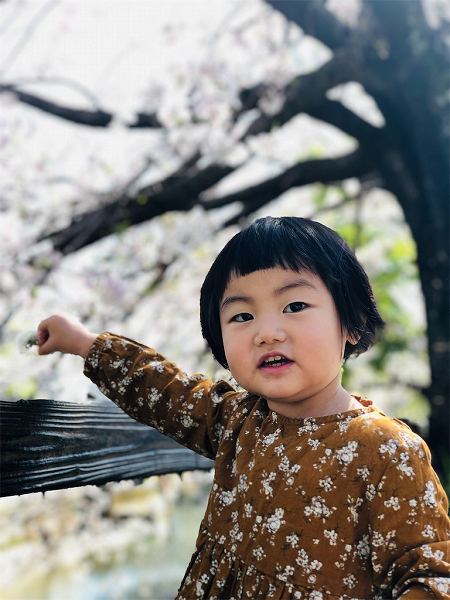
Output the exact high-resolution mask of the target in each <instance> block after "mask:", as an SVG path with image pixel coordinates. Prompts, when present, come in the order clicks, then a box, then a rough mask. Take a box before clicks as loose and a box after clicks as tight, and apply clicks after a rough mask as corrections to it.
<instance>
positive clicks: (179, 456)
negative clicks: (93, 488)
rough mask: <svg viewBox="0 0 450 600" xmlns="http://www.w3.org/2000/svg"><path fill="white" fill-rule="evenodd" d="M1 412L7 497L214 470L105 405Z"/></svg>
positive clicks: (0, 480) (1, 482)
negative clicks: (162, 475)
mask: <svg viewBox="0 0 450 600" xmlns="http://www.w3.org/2000/svg"><path fill="white" fill-rule="evenodd" d="M0 409H1V410H0V430H1V431H2V433H3V435H2V436H1V440H0V441H1V452H0V496H2V497H4V496H13V495H16V494H29V493H31V492H45V491H47V490H57V489H65V488H70V487H77V486H80V485H103V484H105V483H107V482H109V481H121V480H122V479H143V478H144V477H150V476H151V475H161V474H163V473H182V472H184V471H192V470H194V469H201V470H209V469H211V468H212V467H213V466H214V463H213V462H212V461H211V460H209V459H207V458H204V457H203V456H199V455H198V454H195V453H194V452H192V451H191V450H187V449H186V448H184V447H182V446H180V445H179V444H177V443H176V442H174V441H173V440H171V439H170V438H168V437H166V436H164V435H162V434H161V433H159V432H158V431H156V430H155V429H153V428H151V427H148V426H147V425H142V424H140V423H137V422H136V421H134V420H133V419H132V418H131V417H129V416H128V415H126V414H125V413H124V412H123V411H122V410H121V409H120V408H118V407H117V406H116V405H115V404H114V403H113V402H109V401H106V400H105V401H98V400H96V401H93V402H89V403H86V404H75V403H73V402H71V403H69V402H56V401H53V400H21V401H19V402H6V401H0ZM6 432H7V435H6Z"/></svg>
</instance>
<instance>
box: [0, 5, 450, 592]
mask: <svg viewBox="0 0 450 600" xmlns="http://www.w3.org/2000/svg"><path fill="white" fill-rule="evenodd" d="M449 23H450V21H449V10H448V6H447V4H446V3H445V2H443V1H440V0H423V1H420V0H409V1H408V2H391V1H390V0H377V1H376V2H375V1H369V0H327V1H325V0H304V1H302V2H290V1H287V2H286V1H283V0H278V1H275V0H273V1H272V0H270V1H269V0H268V1H267V2H264V1H263V0H248V1H247V2H246V3H245V4H243V3H240V2H239V1H238V0H232V1H231V2H224V1H221V0H214V1H213V2H209V1H208V2H207V1H206V0H190V2H189V3H186V2H181V1H179V0H171V2H167V3H164V4H162V3H159V2H156V0H155V1H153V2H145V1H143V0H131V1H130V2H127V3H126V4H125V3H119V2H115V3H110V2H106V0H95V1H94V0H93V1H92V2H90V3H89V6H88V5H86V4H84V3H83V4H80V3H79V2H76V1H75V0H60V1H44V0H33V1H31V0H22V1H19V0H5V1H4V2H2V3H1V4H0V32H1V37H0V50H1V51H0V57H1V58H0V105H1V112H0V173H1V177H0V192H1V193H0V227H1V230H2V237H1V239H0V261H1V269H0V289H1V291H2V294H1V297H0V325H1V329H0V356H1V362H0V393H1V396H2V397H3V398H4V399H13V400H14V399H19V398H36V397H46V398H57V399H59V400H70V401H74V402H85V401H87V400H86V398H87V393H88V392H89V389H90V388H89V384H88V382H87V381H86V380H85V379H84V378H83V376H82V374H81V368H82V364H81V363H80V361H79V359H78V358H76V357H70V356H64V357H61V356H52V357H49V358H46V359H40V358H38V357H36V356H34V355H32V354H30V353H28V354H22V353H20V351H19V348H18V345H17V342H16V338H17V335H18V334H20V333H23V332H24V331H26V330H29V329H34V328H35V327H36V325H37V323H38V322H39V321H40V320H41V319H42V318H44V317H46V316H48V315H49V314H51V313H53V312H56V311H58V312H59V311H66V312H69V313H71V314H75V315H76V316H78V317H79V318H80V319H82V320H83V321H84V322H85V323H86V324H87V325H88V326H89V327H90V328H91V329H92V330H94V331H102V330H105V329H107V330H110V331H116V332H118V333H122V334H124V335H127V336H129V337H132V338H135V339H138V340H140V341H142V342H144V343H147V344H149V345H152V346H155V347H157V348H158V349H159V350H160V351H161V352H163V353H165V354H166V355H167V356H168V357H169V358H171V359H172V360H174V361H175V362H178V364H179V365H180V366H181V367H182V368H184V369H186V370H188V371H203V372H205V373H207V374H208V375H210V376H211V377H225V378H228V376H229V374H228V373H227V372H224V371H223V370H222V369H221V368H220V367H219V366H218V365H217V364H216V363H214V361H213V360H212V358H211V356H210V354H209V353H208V349H207V348H206V346H205V344H204V341H203V340H202V338H201V335H200V331H199V329H200V328H199V323H198V297H199V290H200V286H201V282H202V279H203V277H204V275H205V274H206V272H207V270H208V268H209V265H210V264H211V262H212V260H213V259H214V257H215V255H216V254H217V252H218V251H219V250H220V248H221V247H222V246H223V244H224V243H225V242H226V241H227V240H228V239H229V238H230V237H231V236H232V235H234V234H235V233H236V232H237V231H238V230H239V228H240V227H241V226H243V225H245V224H246V223H247V222H248V220H250V219H254V218H256V217H258V216H263V215H268V214H271V215H273V216H277V215H297V216H304V217H311V218H314V219H317V220H320V221H322V222H323V223H325V224H326V225H329V226H330V227H332V228H334V229H336V230H337V231H338V232H339V233H340V234H341V235H342V236H343V237H344V238H345V239H346V240H347V242H348V243H349V244H350V245H351V246H352V247H353V248H354V249H355V251H356V253H357V255H358V257H359V259H360V260H361V262H362V263H363V265H364V266H365V268H366V270H367V272H368V274H369V277H370V279H371V281H372V284H373V287H374V292H375V296H376V299H377V302H378V305H379V308H380V310H381V313H382V316H383V318H384V319H385V321H386V323H387V326H386V329H385V331H384V333H383V335H382V337H381V338H380V340H379V342H378V343H377V345H376V346H375V347H374V348H373V349H372V350H371V351H370V352H367V353H366V354H364V355H362V356H361V357H358V358H357V359H356V360H354V359H350V360H349V361H348V362H347V364H346V365H345V368H344V370H343V380H344V384H345V385H346V386H347V387H348V389H350V390H351V391H353V392H355V393H362V394H364V395H365V396H367V397H370V398H372V399H373V400H374V402H375V403H376V404H377V405H378V406H380V407H381V408H382V409H383V410H385V411H386V412H388V413H390V414H394V415H396V416H399V417H403V418H407V419H410V420H411V421H413V422H414V423H416V424H417V425H418V426H419V428H420V430H421V432H422V434H423V435H424V436H425V437H426V439H427V441H428V442H429V444H430V446H431V449H432V452H433V458H434V460H435V464H436V468H437V469H438V471H439V474H440V476H441V478H442V480H443V482H444V484H446V485H447V486H449V485H450V484H449V481H450V475H449V471H450V465H449V459H448V435H449V432H448V426H449V418H448V417H449V376H448V364H449V361H448V349H449V345H448V338H449V325H448V318H449V310H448V297H449V294H448V291H449V287H448V227H449V225H448V219H449V214H448V212H449V211H448V198H449V194H448V191H449V190H448V180H449V178H448V164H449V162H448V149H449V144H448V136H449V131H450V127H449V122H448V114H449V113H448V99H449V94H448V87H449V86H448V80H449V73H450V70H449V69H448V66H449V64H448V43H449V30H450V25H449ZM2 435H7V432H2ZM210 481H211V479H210V474H201V473H196V474H189V473H186V474H185V475H184V476H183V477H182V478H181V479H180V478H178V477H177V476H172V475H167V476H164V477H161V478H152V479H149V480H146V481H145V482H143V483H141V484H139V485H134V484H132V483H131V482H123V483H121V484H111V485H108V486H105V487H104V488H90V487H88V488H79V489H72V490H61V491H58V492H51V493H47V494H46V496H45V498H43V497H41V495H39V494H38V495H36V494H32V495H29V496H24V497H21V498H15V497H14V498H4V499H1V500H0V521H1V528H0V530H1V531H2V535H1V538H0V555H1V557H2V565H3V566H2V571H3V575H4V576H3V577H2V582H1V584H0V595H1V596H2V597H5V598H8V600H10V599H13V598H20V599H21V600H22V599H25V598H27V599H33V600H34V599H37V598H39V599H40V598H46V599H50V598H58V599H59V598H61V597H64V598H75V599H77V600H78V598H83V599H84V598H89V599H91V598H92V599H96V600H97V599H99V600H100V599H106V598H108V599H110V598H146V599H147V598H154V599H157V600H159V599H162V598H171V597H173V596H174V594H175V591H176V588H177V584H178V582H179V581H180V580H181V577H182V574H183V571H184V568H185V566H187V562H188V560H189V557H190V553H191V551H192V549H193V544H194V540H195V534H196V531H197V529H198V525H199V522H200V518H201V515H202V510H203V507H204V503H205V500H206V495H207V493H208V487H209V484H210Z"/></svg>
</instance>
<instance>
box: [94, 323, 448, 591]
mask: <svg viewBox="0 0 450 600" xmlns="http://www.w3.org/2000/svg"><path fill="white" fill-rule="evenodd" d="M85 374H86V375H87V376H88V377H90V378H91V379H92V381H93V382H94V383H96V384H97V385H98V387H99V388H100V390H101V391H102V392H103V393H104V394H105V395H106V396H108V397H109V398H111V399H112V400H113V401H114V402H115V403H116V404H117V405H118V406H120V407H121V408H122V409H123V410H124V411H125V412H127V413H128V414H129V415H130V416H131V417H133V418H134V419H137V420H138V421H140V422H142V423H146V424H148V425H150V426H152V427H155V428H156V429H158V430H159V431H161V432H162V433H163V434H166V435H168V436H170V437H172V438H173V439H175V440H176V441H177V442H179V443H181V444H183V445H185V446H186V447H188V448H191V449H192V450H194V451H195V452H198V453H200V454H203V455H205V456H208V457H209V458H212V459H214V460H215V476H214V482H213V485H212V488H211V493H210V496H209V500H208V506H207V510H206V513H205V516H204V518H203V520H202V522H201V525H200V530H199V534H198V538H197V542H196V551H195V552H194V554H193V557H192V559H191V562H190V564H189V566H188V568H187V570H186V574H185V577H184V579H183V581H182V583H181V586H180V589H179V591H178V595H177V600H192V599H196V598H197V599H206V598H208V599H209V600H219V599H223V600H238V599H242V598H250V599H252V600H253V599H257V598H261V599H266V598H268V599H270V598H273V599H274V600H286V599H301V600H325V599H340V600H350V599H353V600H358V599H367V598H374V599H380V600H381V599H385V598H405V599H406V600H419V599H420V600H422V599H424V598H450V565H449V552H450V549H449V532H450V527H449V519H448V517H447V510H448V501H447V498H446V496H445V493H444V491H443V489H442V486H441V485H440V482H439V480H438V479H437V477H436V475H435V473H434V471H433V469H432V467H431V463H430V452H429V449H428V447H427V446H426V444H425V442H424V441H423V440H422V439H421V438H420V437H419V436H417V435H415V434H414V433H413V432H412V431H411V430H410V429H409V427H408V426H407V425H405V424H403V423H402V422H401V421H399V420H398V419H392V418H390V417H387V416H386V415H384V414H383V413H382V412H381V411H379V410H377V409H376V408H375V407H374V406H373V405H372V403H371V402H370V401H368V400H365V399H362V398H358V399H359V401H360V402H361V403H362V404H363V407H362V408H361V409H357V410H352V411H348V412H345V413H342V414H337V415H329V416H325V417H317V418H311V417H309V418H304V419H300V418H298V419H295V418H288V417H285V416H283V415H280V414H277V413H275V412H274V411H271V410H270V409H269V407H268V405H267V402H266V401H265V400H264V398H261V397H259V396H255V395H252V394H249V393H247V392H238V391H236V390H235V389H234V388H233V387H232V386H231V385H230V384H229V383H227V382H224V381H218V382H212V381H210V380H208V379H206V378H205V377H203V376H201V375H199V374H195V375H191V376H189V375H187V374H185V373H183V372H182V371H180V370H179V369H178V368H177V367H176V366H175V365H174V364H173V363H171V362H169V361H168V360H166V359H165V358H164V357H163V356H162V355H160V354H159V353H158V352H156V351H155V350H153V349H151V348H147V347H146V346H143V345H141V344H138V343H137V342H135V341H133V340H130V339H128V338H124V337H120V336H117V335H114V334H111V333H103V334H101V335H100V336H98V337H97V339H96V340H95V342H94V344H93V346H92V348H91V350H90V352H89V354H88V356H87V359H86V362H85Z"/></svg>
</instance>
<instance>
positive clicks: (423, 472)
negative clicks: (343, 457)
mask: <svg viewBox="0 0 450 600" xmlns="http://www.w3.org/2000/svg"><path fill="white" fill-rule="evenodd" d="M379 453H380V455H381V456H382V457H383V458H384V460H386V464H387V466H386V469H385V471H384V474H383V476H382V478H381V480H380V482H379V484H378V486H377V489H376V492H375V497H374V498H373V502H372V503H371V536H370V538H371V547H372V566H373V572H374V577H375V583H376V585H377V587H378V589H381V590H386V589H389V590H392V597H393V598H402V599H404V600H425V599H426V598H440V599H444V598H447V599H449V598H450V541H449V535H450V523H449V519H448V516H447V510H448V500H447V497H446V495H445V492H444V490H443V489H442V486H441V484H440V482H439V480H438V478H437V476H436V474H435V472H434V470H433V468H432V467H431V462H430V451H429V449H428V447H427V446H426V444H425V442H423V440H422V439H421V438H419V437H418V436H416V435H414V434H413V433H412V432H411V433H409V432H406V431H404V432H401V434H400V436H399V437H393V438H391V439H389V440H388V441H387V442H386V443H383V444H381V445H380V447H379Z"/></svg>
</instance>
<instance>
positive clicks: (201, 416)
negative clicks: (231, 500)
mask: <svg viewBox="0 0 450 600" xmlns="http://www.w3.org/2000/svg"><path fill="white" fill-rule="evenodd" d="M84 374H85V375H86V376H87V377H89V379H91V380H92V381H93V382H94V383H95V384H96V385H97V386H98V388H99V389H100V391H101V392H102V393H103V394H105V396H107V397H108V398H110V399H111V400H113V402H115V403H116V404H117V405H118V406H119V407H120V408H122V409H123V410H124V411H125V412H126V413H127V414H128V415H130V416H131V417H132V418H134V419H136V420H137V421H140V422H141V423H145V424H147V425H150V426H152V427H154V428H155V429H158V431H160V432H161V433H164V434H165V435H168V436H169V437H171V438H173V439H174V440H176V441H177V442H178V443H180V444H182V445H184V446H186V447H188V448H190V449H191V450H194V451H195V452H197V453H199V454H203V455H204V456H207V457H208V458H212V459H214V458H215V455H216V453H217V449H218V446H219V443H220V441H221V439H222V436H223V435H224V433H225V432H226V424H227V422H228V419H229V417H230V415H231V413H232V412H233V410H234V408H235V407H236V406H237V403H238V399H239V398H240V397H241V396H242V393H239V392H236V391H235V390H234V389H233V388H232V387H231V386H230V385H229V384H228V383H226V382H225V381H218V382H216V383H214V382H212V381H211V380H209V379H207V378H205V377H204V376H203V375H199V374H194V375H190V376H189V375H186V374H185V373H183V372H182V371H180V370H179V369H178V368H177V367H176V365H174V364H173V363H171V362H169V361H168V360H166V359H165V358H164V357H163V356H162V355H161V354H159V353H157V352H156V351H155V350H153V349H152V348H148V347H146V346H144V345H142V344H139V343H137V342H135V341H133V340H130V339H128V338H125V337H122V336H118V335H115V334H112V333H108V332H105V333H102V334H100V335H99V336H98V337H97V338H96V340H95V341H94V344H93V345H92V347H91V348H90V350H89V353H88V355H87V357H86V360H85V366H84Z"/></svg>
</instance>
